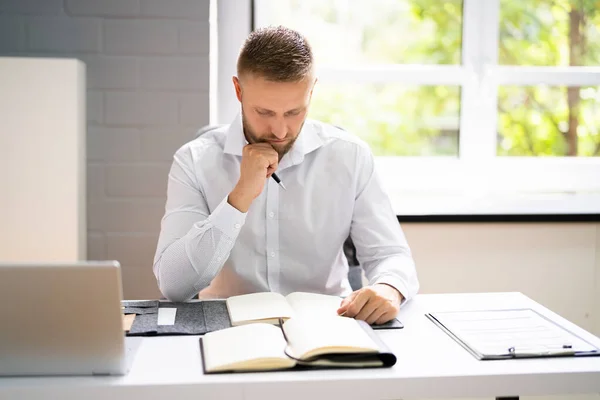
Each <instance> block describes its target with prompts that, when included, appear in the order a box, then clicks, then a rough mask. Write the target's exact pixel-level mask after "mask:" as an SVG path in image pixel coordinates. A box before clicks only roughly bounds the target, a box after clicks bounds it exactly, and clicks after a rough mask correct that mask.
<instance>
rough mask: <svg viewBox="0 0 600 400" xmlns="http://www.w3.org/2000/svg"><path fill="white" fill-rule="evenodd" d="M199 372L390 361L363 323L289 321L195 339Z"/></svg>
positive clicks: (378, 364) (383, 363)
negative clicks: (198, 343)
mask: <svg viewBox="0 0 600 400" xmlns="http://www.w3.org/2000/svg"><path fill="white" fill-rule="evenodd" d="M200 349H201V352H202V364H203V368H204V372H205V373H208V374H209V373H219V372H249V371H271V370H283V369H290V368H294V367H297V366H301V367H305V368H310V367H320V368H352V367H355V368H356V367H361V368H365V367H391V366H392V365H394V364H395V363H396V357H395V356H394V354H392V353H391V352H390V351H389V350H388V349H387V347H386V346H385V344H384V343H383V342H382V341H381V340H380V339H379V338H378V337H377V336H376V335H375V334H374V333H373V330H372V328H371V327H370V326H369V325H368V324H367V323H365V322H364V321H357V320H354V319H351V318H344V317H337V316H334V317H328V318H322V319H320V318H316V319H315V318H305V317H295V318H293V319H290V320H288V321H286V322H284V323H283V324H282V325H281V326H276V325H271V324H267V323H254V324H248V325H242V326H237V327H232V328H228V329H224V330H221V331H217V332H211V333H207V334H206V335H204V337H202V338H201V339H200Z"/></svg>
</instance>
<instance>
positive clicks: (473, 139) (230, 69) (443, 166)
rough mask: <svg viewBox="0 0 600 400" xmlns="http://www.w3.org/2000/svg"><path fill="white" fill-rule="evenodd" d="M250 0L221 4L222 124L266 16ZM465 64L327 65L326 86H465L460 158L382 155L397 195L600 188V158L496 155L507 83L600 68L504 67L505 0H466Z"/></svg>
mask: <svg viewBox="0 0 600 400" xmlns="http://www.w3.org/2000/svg"><path fill="white" fill-rule="evenodd" d="M251 3H252V2H251V1H249V0H243V1H240V0H220V1H218V21H219V24H218V25H219V28H218V32H219V40H218V43H219V56H218V63H219V68H218V71H219V78H218V95H217V98H218V113H217V114H218V122H219V123H229V122H230V120H231V118H232V117H233V116H234V115H235V114H236V113H237V112H239V103H238V102H237V99H235V96H234V93H233V87H232V83H231V76H233V75H235V63H236V59H237V54H238V50H239V47H240V46H241V44H242V42H243V40H244V39H245V38H246V36H247V35H248V33H249V32H250V29H251V18H252V17H254V18H256V20H257V26H260V25H261V23H260V13H255V14H254V15H253V11H252V10H251ZM463 7H464V11H463V45H462V46H463V47H462V64H461V65H386V66H369V67H362V66H360V67H359V66H350V67H348V66H344V65H342V64H340V65H321V67H320V68H319V69H318V70H317V74H318V78H319V82H320V83H333V82H349V81H350V82H359V83H365V82H370V83H375V82H379V83H386V82H394V83H406V84H411V85H415V84H421V85H440V84H442V85H459V86H460V87H461V115H460V137H459V156H458V157H377V158H376V163H377V168H378V171H379V173H380V174H381V175H382V181H383V182H384V184H385V186H386V188H387V190H388V191H389V192H390V194H391V195H392V196H394V195H396V194H397V195H401V194H404V193H411V192H412V193H421V194H423V193H432V194H439V193H447V192H449V191H451V192H455V193H471V194H473V193H475V194H479V193H489V192H498V191H501V192H522V191H526V192H534V193H540V192H541V193H547V192H561V193H564V192H590V191H592V192H600V157H571V158H568V157H502V156H496V133H497V117H498V113H497V94H498V86H500V85H533V84H551V85H576V86H579V85H581V86H587V85H600V67H568V68H566V67H519V66H501V65H498V35H499V16H500V0H464V6H463Z"/></svg>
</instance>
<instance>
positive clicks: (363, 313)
mask: <svg viewBox="0 0 600 400" xmlns="http://www.w3.org/2000/svg"><path fill="white" fill-rule="evenodd" d="M382 305H383V304H382V303H381V302H380V301H378V300H377V298H375V297H369V300H368V301H367V303H366V304H365V305H363V307H362V309H361V310H360V312H359V313H358V314H357V315H356V316H355V317H354V319H360V320H361V321H366V320H367V319H368V318H369V317H370V316H371V314H373V313H374V312H375V311H376V310H377V309H378V308H380V307H381V306H382Z"/></svg>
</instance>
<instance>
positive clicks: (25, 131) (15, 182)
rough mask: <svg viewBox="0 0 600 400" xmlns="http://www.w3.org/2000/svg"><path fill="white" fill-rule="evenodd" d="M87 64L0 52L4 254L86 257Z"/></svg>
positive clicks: (1, 257) (12, 257)
mask: <svg viewBox="0 0 600 400" xmlns="http://www.w3.org/2000/svg"><path fill="white" fill-rule="evenodd" d="M85 132H86V130H85V66H84V64H83V63H81V62H80V61H77V60H71V59H50V58H11V57H4V58H3V57H0V261H40V260H55V261H59V260H61V261H74V260H83V259H85V258H86V235H87V233H86V207H85V206H86V199H85V193H86V187H85V182H86V179H85V176H86V161H85V160H86V156H85V149H86V147H85Z"/></svg>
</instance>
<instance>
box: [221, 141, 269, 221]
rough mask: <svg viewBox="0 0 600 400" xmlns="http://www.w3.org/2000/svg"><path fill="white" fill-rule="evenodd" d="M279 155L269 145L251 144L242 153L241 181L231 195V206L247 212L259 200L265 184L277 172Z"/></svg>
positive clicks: (229, 200)
mask: <svg viewBox="0 0 600 400" xmlns="http://www.w3.org/2000/svg"><path fill="white" fill-rule="evenodd" d="M278 164H279V154H278V153H277V151H275V149H274V148H273V147H272V146H271V145H270V144H268V143H255V144H249V145H247V146H245V147H244V150H243V152H242V163H241V165H240V179H239V180H238V182H237V184H236V185H235V188H233V190H232V191H231V193H230V194H229V198H228V199H227V201H228V202H229V204H231V205H232V206H234V207H235V208H237V209H238V210H240V211H241V212H247V211H248V209H249V208H250V204H252V201H254V199H255V198H257V197H258V196H259V195H260V194H261V192H262V191H263V188H264V187H265V182H266V180H267V179H268V178H270V177H271V175H272V174H273V172H275V170H277V166H278Z"/></svg>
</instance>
